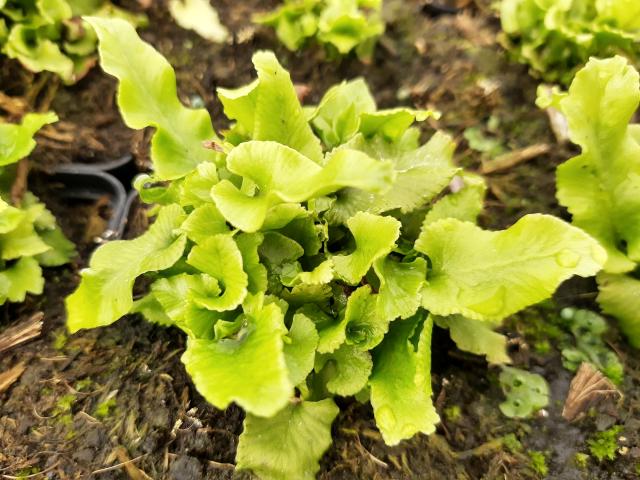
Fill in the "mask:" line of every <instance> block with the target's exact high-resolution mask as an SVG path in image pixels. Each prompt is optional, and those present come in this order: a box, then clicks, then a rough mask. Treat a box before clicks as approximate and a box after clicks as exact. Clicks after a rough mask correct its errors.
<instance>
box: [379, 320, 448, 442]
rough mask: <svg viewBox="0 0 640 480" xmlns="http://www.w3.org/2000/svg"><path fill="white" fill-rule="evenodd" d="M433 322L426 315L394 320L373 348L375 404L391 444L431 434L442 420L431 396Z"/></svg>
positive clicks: (385, 435)
mask: <svg viewBox="0 0 640 480" xmlns="http://www.w3.org/2000/svg"><path fill="white" fill-rule="evenodd" d="M432 326H433V322H432V320H431V318H427V319H426V320H424V316H423V315H417V316H415V317H412V318H410V319H407V320H401V321H397V322H394V323H393V324H392V325H391V328H390V330H389V333H388V334H387V335H386V336H385V339H384V341H383V342H382V344H381V345H380V346H379V347H378V348H377V349H376V350H375V351H374V352H373V372H372V374H371V379H370V380H369V385H370V387H371V405H372V406H373V414H374V416H375V418H376V424H377V425H378V428H379V429H380V432H381V433H382V438H383V439H384V441H385V443H386V444H387V445H397V444H398V443H400V441H401V440H404V439H407V438H411V437H412V436H413V435H415V434H416V433H418V432H422V433H425V434H427V435H428V434H431V433H433V432H434V431H435V428H436V424H437V423H438V422H439V421H440V417H439V416H438V414H437V413H436V409H435V407H434V406H433V402H432V400H431V329H432ZM416 338H417V345H416V343H415V340H416Z"/></svg>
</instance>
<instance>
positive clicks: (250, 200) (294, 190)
mask: <svg viewBox="0 0 640 480" xmlns="http://www.w3.org/2000/svg"><path fill="white" fill-rule="evenodd" d="M227 168H228V169H229V170H230V171H231V172H233V173H235V174H236V175H240V176H242V177H243V178H245V179H247V180H251V181H252V182H253V183H254V184H255V185H256V186H257V189H258V192H257V193H256V194H255V195H254V196H249V195H246V194H245V193H243V192H242V191H241V190H240V189H238V187H236V186H235V185H233V184H232V183H231V182H230V181H228V180H223V181H221V182H220V183H218V184H217V185H216V186H215V187H214V188H213V189H212V196H213V199H214V200H215V202H216V206H217V207H218V209H219V210H220V211H221V212H222V214H223V215H224V217H225V218H226V219H227V221H229V222H230V223H231V224H233V225H234V226H236V227H238V228H240V229H242V230H244V231H247V232H253V231H256V230H258V229H259V228H260V227H261V226H262V225H263V223H264V221H265V218H266V216H267V212H268V209H269V208H270V207H271V206H273V205H276V204H278V203H282V202H295V203H299V202H304V201H306V200H309V199H311V198H314V197H319V196H322V195H326V194H328V193H331V192H335V191H336V190H338V189H340V188H343V187H348V186H351V187H357V188H362V189H366V190H371V191H376V192H378V191H383V190H384V189H385V188H388V186H389V185H390V183H391V182H392V181H393V171H392V167H391V165H390V164H388V163H383V162H377V161H375V160H373V159H371V158H369V157H368V156H366V155H365V154H363V153H361V152H356V151H353V150H341V151H338V152H336V153H335V154H334V155H331V156H330V157H329V158H328V160H327V163H326V165H325V166H324V167H320V166H319V165H317V164H316V163H314V162H313V161H311V160H309V159H308V158H306V157H305V156H303V155H301V154H300V153H298V152H296V151H295V150H292V149H291V148H288V147H286V146H284V145H281V144H279V143H275V142H257V141H251V142H246V143H243V144H241V145H239V146H237V147H236V148H234V149H233V150H232V151H231V153H230V154H229V156H228V157H227Z"/></svg>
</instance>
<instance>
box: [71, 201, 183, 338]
mask: <svg viewBox="0 0 640 480" xmlns="http://www.w3.org/2000/svg"><path fill="white" fill-rule="evenodd" d="M184 219H185V214H184V212H183V210H182V208H180V206H178V205H171V206H168V207H164V208H163V209H161V210H160V213H159V214H158V218H157V219H156V221H155V223H154V224H153V225H151V227H150V228H149V230H148V231H147V232H146V233H144V234H143V235H141V236H140V237H138V238H136V239H135V240H118V241H113V242H109V243H106V244H104V245H102V246H101V247H99V248H98V249H97V250H96V251H95V253H94V254H93V256H92V257H91V261H90V262H89V268H87V269H85V270H83V271H82V272H81V280H80V285H79V286H78V289H77V290H76V291H75V292H74V293H72V294H71V295H70V296H69V297H67V300H66V306H67V328H68V329H69V331H71V332H72V333H73V332H76V331H78V330H80V329H82V328H95V327H100V326H104V325H110V324H111V323H113V322H115V321H116V320H118V319H119V318H120V317H122V316H123V315H125V314H126V313H128V312H129V310H130V309H131V307H132V305H133V299H132V298H131V290H132V288H133V282H134V281H135V279H136V278H137V277H138V276H140V275H142V274H143V273H146V272H153V271H158V270H164V269H166V268H169V267H171V266H172V265H173V264H174V263H176V262H177V261H178V259H180V257H181V256H182V253H183V251H184V248H185V245H186V236H185V235H184V234H178V235H176V233H175V230H176V229H177V228H178V227H179V226H180V225H181V224H182V222H183V221H184Z"/></svg>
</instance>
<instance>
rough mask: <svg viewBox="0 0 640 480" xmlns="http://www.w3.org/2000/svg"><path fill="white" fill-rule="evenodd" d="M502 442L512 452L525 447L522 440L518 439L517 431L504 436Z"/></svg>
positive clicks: (519, 450)
mask: <svg viewBox="0 0 640 480" xmlns="http://www.w3.org/2000/svg"><path fill="white" fill-rule="evenodd" d="M502 444H503V445H504V447H505V448H506V449H507V450H509V451H510V452H511V453H518V452H521V451H522V449H523V447H522V443H521V442H520V440H518V437H516V435H515V433H510V434H508V435H505V436H504V437H502Z"/></svg>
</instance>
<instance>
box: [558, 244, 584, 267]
mask: <svg viewBox="0 0 640 480" xmlns="http://www.w3.org/2000/svg"><path fill="white" fill-rule="evenodd" d="M579 261H580V255H578V254H577V253H576V252H574V251H571V250H569V249H566V248H565V249H564V250H562V251H561V252H560V253H558V254H557V255H556V263H557V264H558V265H560V266H561V267H564V268H573V267H575V266H576V265H578V262H579Z"/></svg>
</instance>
